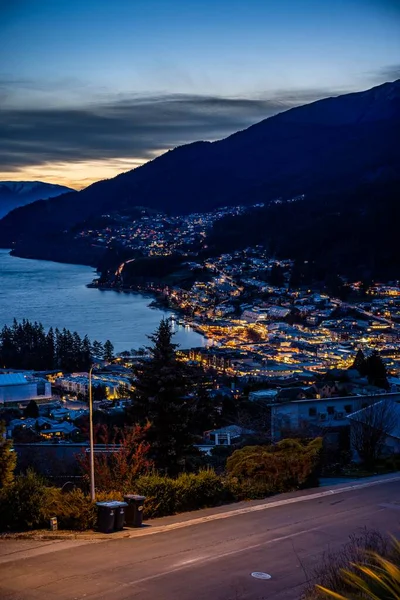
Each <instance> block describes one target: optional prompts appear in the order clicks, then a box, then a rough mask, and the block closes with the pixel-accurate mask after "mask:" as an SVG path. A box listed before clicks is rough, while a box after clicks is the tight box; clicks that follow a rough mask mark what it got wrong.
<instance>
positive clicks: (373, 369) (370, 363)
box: [365, 350, 389, 390]
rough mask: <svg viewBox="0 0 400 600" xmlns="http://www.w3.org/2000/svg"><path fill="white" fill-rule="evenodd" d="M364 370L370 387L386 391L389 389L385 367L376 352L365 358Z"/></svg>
mask: <svg viewBox="0 0 400 600" xmlns="http://www.w3.org/2000/svg"><path fill="white" fill-rule="evenodd" d="M365 370H366V375H367V377H368V382H369V383H370V384H371V385H375V386H376V387H380V388H383V389H386V390H387V389H389V383H388V380H387V374H386V367H385V364H384V362H383V360H382V359H381V357H380V356H379V353H378V352H377V351H376V350H374V351H373V352H372V354H370V356H368V357H367V359H366V369H365Z"/></svg>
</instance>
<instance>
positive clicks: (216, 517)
mask: <svg viewBox="0 0 400 600" xmlns="http://www.w3.org/2000/svg"><path fill="white" fill-rule="evenodd" d="M399 481H400V477H398V476H396V477H392V478H390V479H389V478H388V479H379V480H375V481H368V482H366V483H357V484H355V485H350V486H346V487H340V488H339V487H338V488H333V489H330V490H325V491H323V492H317V493H314V494H307V495H306V496H300V497H294V498H287V499H286V500H275V501H274V502H267V503H265V504H257V505H256V506H246V507H245V508H238V509H236V510H230V511H227V512H224V513H215V514H213V515H208V516H206V517H198V518H197V519H190V520H189V521H179V522H178V523H171V524H170V525H160V526H158V527H157V526H155V527H154V528H153V527H149V528H148V529H142V530H136V531H133V532H130V533H129V537H130V538H136V537H142V536H145V535H154V534H157V533H164V532H167V531H173V530H175V529H182V528H184V527H191V526H193V525H201V524H203V523H209V522H210V521H218V520H219V519H229V518H230V517H237V516H239V515H245V514H249V513H253V512H258V511H261V510H268V509H270V508H277V507H279V506H287V505H288V504H297V503H298V502H309V501H310V500H317V499H318V498H325V497H327V496H332V495H336V494H344V493H346V492H352V491H355V490H361V489H364V488H368V487H373V486H375V485H382V484H385V483H395V482H399Z"/></svg>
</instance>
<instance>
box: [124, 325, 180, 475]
mask: <svg viewBox="0 0 400 600" xmlns="http://www.w3.org/2000/svg"><path fill="white" fill-rule="evenodd" d="M172 335H173V333H172V329H171V325H170V322H169V321H168V320H167V319H162V321H161V322H160V325H159V327H158V329H157V331H156V332H155V333H154V334H153V335H151V336H149V338H150V340H151V341H152V342H153V345H152V346H150V347H149V348H148V351H149V354H150V356H149V357H145V358H141V359H140V361H139V363H138V365H137V366H136V367H134V370H133V373H134V378H135V391H134V395H133V405H132V409H131V417H132V419H133V421H134V422H138V423H140V424H142V425H145V424H146V422H150V424H151V425H150V427H149V429H148V431H147V432H146V441H148V442H149V444H150V457H151V458H152V459H153V460H154V463H155V466H156V467H157V468H158V469H161V470H163V471H165V472H168V473H169V474H176V473H178V472H179V470H180V469H181V468H182V465H183V462H184V457H185V456H186V455H187V453H188V452H189V450H190V449H191V446H192V436H191V435H190V433H189V430H188V429H189V422H190V418H191V412H192V410H191V402H190V399H189V398H188V392H189V390H190V387H191V381H190V376H189V371H188V368H187V367H186V366H185V365H184V364H183V363H182V362H180V361H179V360H178V359H177V356H176V352H175V351H176V348H177V344H173V343H172Z"/></svg>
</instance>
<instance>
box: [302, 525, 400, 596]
mask: <svg viewBox="0 0 400 600" xmlns="http://www.w3.org/2000/svg"><path fill="white" fill-rule="evenodd" d="M372 555H378V556H380V557H383V558H390V555H391V547H390V543H389V540H388V538H387V537H385V536H383V535H382V534H381V533H380V532H379V531H375V530H368V529H364V530H363V531H362V532H361V533H359V534H352V535H350V537H349V541H348V542H347V543H346V544H344V546H343V547H342V548H341V549H340V550H339V551H337V552H327V553H325V554H324V555H323V557H322V560H321V563H320V564H319V565H318V566H317V567H316V569H314V571H313V572H312V573H311V574H310V582H309V584H308V586H307V589H306V590H305V593H304V595H303V598H304V600H322V599H326V598H327V595H326V593H325V592H324V591H323V590H322V589H321V588H324V589H329V590H331V591H332V592H335V593H340V594H347V593H350V592H352V591H353V590H352V588H351V586H350V585H349V582H347V581H346V579H345V578H344V577H343V574H344V571H346V572H347V573H355V572H356V570H357V567H356V565H358V567H360V566H364V565H367V564H369V563H371V558H370V557H371V556H372ZM331 597H332V596H331Z"/></svg>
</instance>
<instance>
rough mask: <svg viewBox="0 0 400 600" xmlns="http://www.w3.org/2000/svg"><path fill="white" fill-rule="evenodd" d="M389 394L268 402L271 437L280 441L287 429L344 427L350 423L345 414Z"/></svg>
mask: <svg viewBox="0 0 400 600" xmlns="http://www.w3.org/2000/svg"><path fill="white" fill-rule="evenodd" d="M390 396H397V398H398V397H399V396H400V394H382V395H381V396H379V395H377V396H342V397H338V398H319V399H318V398H302V399H299V400H292V401H288V402H279V403H278V402H277V403H275V404H272V403H271V404H270V409H271V437H272V438H273V439H274V440H279V439H281V438H282V437H283V435H284V434H285V433H287V432H288V431H301V430H306V429H310V428H313V429H321V431H322V430H324V429H326V428H331V427H335V428H336V427H344V426H348V425H349V419H348V416H349V415H351V414H353V413H355V412H356V411H359V410H361V409H363V408H366V407H367V406H369V405H370V404H374V403H376V402H379V401H380V400H382V399H384V398H385V397H390Z"/></svg>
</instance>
